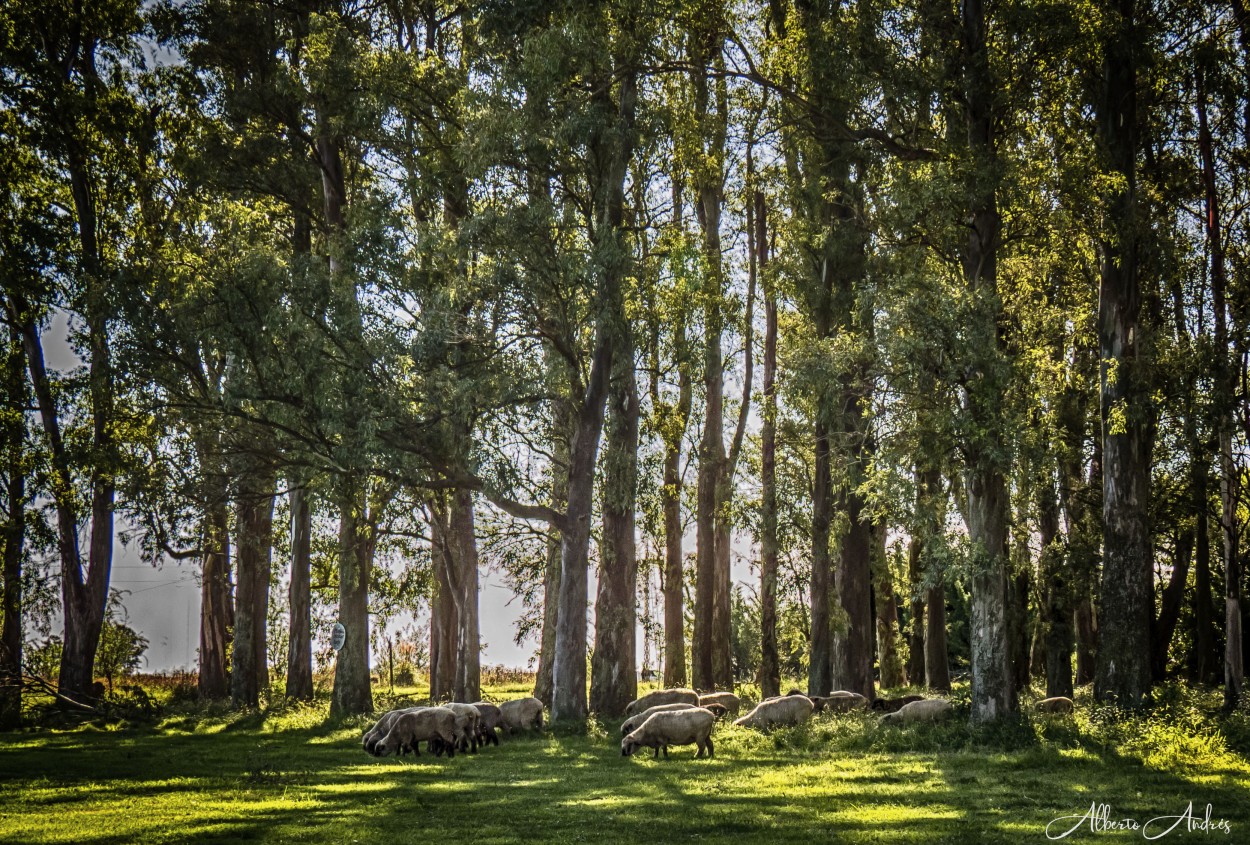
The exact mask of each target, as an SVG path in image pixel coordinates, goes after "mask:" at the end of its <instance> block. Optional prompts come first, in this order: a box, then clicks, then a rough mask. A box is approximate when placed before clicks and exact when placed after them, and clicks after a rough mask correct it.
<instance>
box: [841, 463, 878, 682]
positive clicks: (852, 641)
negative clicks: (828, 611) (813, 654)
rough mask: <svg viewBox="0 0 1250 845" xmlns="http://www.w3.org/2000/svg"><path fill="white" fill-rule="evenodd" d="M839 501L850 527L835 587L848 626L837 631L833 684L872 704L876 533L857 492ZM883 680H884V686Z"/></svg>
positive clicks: (844, 537) (842, 616) (845, 494)
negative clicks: (867, 519)
mask: <svg viewBox="0 0 1250 845" xmlns="http://www.w3.org/2000/svg"><path fill="white" fill-rule="evenodd" d="M852 483H854V482H852ZM839 499H840V502H839V504H840V505H841V507H840V508H839V510H841V511H842V512H843V513H845V514H846V519H847V523H848V525H847V528H846V530H845V532H844V533H843V535H842V544H841V546H842V547H841V550H840V551H841V556H840V558H839V561H838V570H837V576H836V583H835V585H834V586H835V594H836V596H837V600H838V606H839V608H840V611H841V612H840V617H841V620H843V621H844V622H845V627H842V626H841V625H838V626H836V627H835V628H834V632H833V637H832V649H831V661H830V663H831V668H830V680H831V686H832V688H834V689H840V690H848V691H850V692H857V693H859V694H860V695H863V696H866V697H867V698H868V699H869V700H871V699H872V698H873V697H874V692H873V678H872V652H873V613H872V557H873V529H872V526H871V525H870V524H868V523H867V522H866V521H865V514H864V500H863V497H862V496H861V495H860V494H859V493H858V492H856V491H854V490H848V491H844V492H843V493H842V495H841V496H839ZM891 593H893V589H892V588H891ZM884 680H885V679H884V677H883V678H882V681H883V685H884Z"/></svg>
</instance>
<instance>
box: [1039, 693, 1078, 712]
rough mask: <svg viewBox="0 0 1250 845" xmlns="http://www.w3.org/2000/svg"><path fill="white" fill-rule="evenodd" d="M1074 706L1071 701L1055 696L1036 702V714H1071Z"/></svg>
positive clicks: (1064, 697)
mask: <svg viewBox="0 0 1250 845" xmlns="http://www.w3.org/2000/svg"><path fill="white" fill-rule="evenodd" d="M1074 706H1075V705H1073V703H1072V699H1070V698H1068V697H1067V696H1064V695H1056V696H1055V697H1053V698H1043V699H1042V700H1041V701H1039V702H1037V712H1039V713H1063V714H1067V713H1071V712H1072V709H1073V707H1074Z"/></svg>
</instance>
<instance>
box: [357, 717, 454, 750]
mask: <svg viewBox="0 0 1250 845" xmlns="http://www.w3.org/2000/svg"><path fill="white" fill-rule="evenodd" d="M461 738H462V737H461V734H460V730H459V728H458V727H457V726H456V714H455V713H453V712H452V711H451V710H448V709H447V708H446V707H422V708H420V709H417V710H413V711H409V712H406V713H401V714H400V715H399V716H398V717H396V719H395V720H394V721H393V722H392V723H391V728H390V730H389V731H388V732H387V734H386V736H384V737H382V739H381V740H379V741H378V743H377V745H375V746H374V749H373V754H374V756H375V757H385V756H386V755H388V754H394V753H397V752H398V751H399V750H400V749H401V748H404V747H408V748H413V749H415V748H416V747H417V744H418V743H420V742H423V741H426V740H428V741H429V742H430V745H431V747H432V748H433V747H435V743H437V747H438V748H439V749H440V751H441V750H445V751H446V752H447V756H448V757H455V756H456V746H457V744H459V741H460V739H461Z"/></svg>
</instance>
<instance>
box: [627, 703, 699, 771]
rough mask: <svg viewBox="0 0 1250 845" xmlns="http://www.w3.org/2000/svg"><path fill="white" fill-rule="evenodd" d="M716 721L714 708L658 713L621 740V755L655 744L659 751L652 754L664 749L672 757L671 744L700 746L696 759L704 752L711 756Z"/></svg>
mask: <svg viewBox="0 0 1250 845" xmlns="http://www.w3.org/2000/svg"><path fill="white" fill-rule="evenodd" d="M715 723H716V717H715V716H713V715H712V713H711V711H709V710H704V709H703V708H701V707H690V708H687V709H685V710H669V711H663V712H660V713H654V714H652V715H651V716H648V717H647V720H646V721H645V722H643V723H642V724H641V725H640V726H639V727H638V729H637V730H635V731H631V732H630V733H629V734H628V735H627V736H626V737H625V738H624V739H622V740H621V755H622V756H624V757H628V756H630V755H631V754H633V753H634V752H635V751H636V750H638V749H639V748H651V749H654V752H655V753H654V754H652V758H655V757H659V756H660V751H661V750H662V751H663V752H664V758H665V759H668V747H669V746H670V745H695V746H697V747H698V751H697V752H696V753H695V755H694V756H695V758H696V759H697V758H699V757H702V756H704V752H707V756H708V757H711V756H712V752H713V750H714V749H713V748H712V725H714V724H715Z"/></svg>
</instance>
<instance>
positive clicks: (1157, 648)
mask: <svg viewBox="0 0 1250 845" xmlns="http://www.w3.org/2000/svg"><path fill="white" fill-rule="evenodd" d="M1193 554H1194V532H1193V530H1192V529H1188V530H1185V531H1182V532H1181V533H1180V535H1179V536H1177V538H1176V551H1175V553H1174V554H1173V556H1172V576H1171V578H1169V579H1168V584H1167V586H1166V587H1164V589H1163V598H1162V599H1161V601H1160V602H1159V617H1158V619H1156V620H1155V624H1154V627H1153V628H1152V629H1151V632H1150V676H1151V678H1152V679H1153V680H1154V682H1155V683H1160V682H1162V681H1164V680H1166V678H1167V670H1168V654H1169V652H1170V651H1171V649H1172V637H1173V636H1174V635H1175V633H1176V623H1177V622H1178V621H1180V617H1181V608H1182V607H1183V606H1184V604H1185V584H1186V582H1187V581H1188V580H1189V568H1190V561H1191V560H1192V558H1193Z"/></svg>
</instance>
